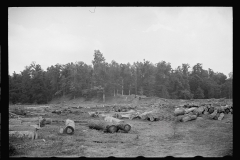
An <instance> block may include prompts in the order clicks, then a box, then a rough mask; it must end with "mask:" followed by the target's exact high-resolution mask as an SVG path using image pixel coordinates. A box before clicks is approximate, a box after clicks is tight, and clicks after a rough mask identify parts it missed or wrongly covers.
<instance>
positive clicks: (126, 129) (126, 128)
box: [117, 124, 131, 133]
mask: <svg viewBox="0 0 240 160" xmlns="http://www.w3.org/2000/svg"><path fill="white" fill-rule="evenodd" d="M117 128H118V130H119V129H120V130H123V131H124V132H125V133H128V132H129V131H130V130H131V126H130V125H129V124H118V125H117Z"/></svg>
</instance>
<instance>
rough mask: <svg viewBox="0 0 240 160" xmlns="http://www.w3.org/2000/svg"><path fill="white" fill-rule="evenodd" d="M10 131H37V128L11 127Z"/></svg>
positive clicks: (26, 126)
mask: <svg viewBox="0 0 240 160" xmlns="http://www.w3.org/2000/svg"><path fill="white" fill-rule="evenodd" d="M9 131H36V128H35V127H33V126H28V125H9Z"/></svg>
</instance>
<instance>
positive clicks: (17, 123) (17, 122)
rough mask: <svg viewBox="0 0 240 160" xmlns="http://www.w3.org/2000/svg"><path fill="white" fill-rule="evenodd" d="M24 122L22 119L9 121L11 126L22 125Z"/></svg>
mask: <svg viewBox="0 0 240 160" xmlns="http://www.w3.org/2000/svg"><path fill="white" fill-rule="evenodd" d="M21 123H22V121H21V120H20V119H9V124H10V125H20V124H21Z"/></svg>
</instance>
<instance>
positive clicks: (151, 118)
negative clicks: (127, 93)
mask: <svg viewBox="0 0 240 160" xmlns="http://www.w3.org/2000/svg"><path fill="white" fill-rule="evenodd" d="M146 116H147V119H149V120H150V121H151V122H153V121H154V120H155V118H154V116H153V115H152V114H151V113H148V114H147V115H146Z"/></svg>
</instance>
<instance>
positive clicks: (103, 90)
mask: <svg viewBox="0 0 240 160" xmlns="http://www.w3.org/2000/svg"><path fill="white" fill-rule="evenodd" d="M103 102H105V90H104V89H103Z"/></svg>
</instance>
